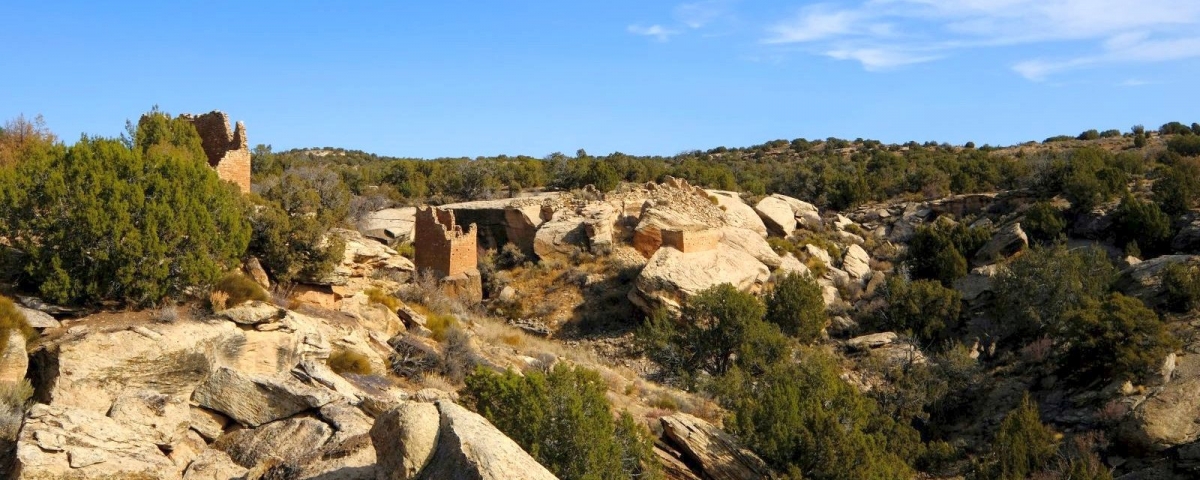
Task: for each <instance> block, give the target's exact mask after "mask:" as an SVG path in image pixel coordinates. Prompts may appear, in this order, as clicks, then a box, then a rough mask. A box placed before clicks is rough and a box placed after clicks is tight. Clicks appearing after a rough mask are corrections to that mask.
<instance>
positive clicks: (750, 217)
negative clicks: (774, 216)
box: [706, 190, 767, 237]
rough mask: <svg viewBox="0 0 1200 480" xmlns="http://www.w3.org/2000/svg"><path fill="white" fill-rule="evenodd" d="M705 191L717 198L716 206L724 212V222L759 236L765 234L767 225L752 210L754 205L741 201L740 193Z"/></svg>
mask: <svg viewBox="0 0 1200 480" xmlns="http://www.w3.org/2000/svg"><path fill="white" fill-rule="evenodd" d="M706 192H707V193H708V194H709V195H710V196H711V198H715V199H717V207H718V208H720V209H721V210H723V211H724V212H725V223H726V224H728V225H729V226H730V227H734V228H744V229H746V230H750V231H751V232H754V233H756V234H758V235H759V236H763V237H765V236H767V225H766V224H765V223H763V220H762V218H759V216H758V214H757V213H755V212H754V207H751V206H750V205H747V204H746V202H743V201H742V197H741V195H738V193H737V192H727V191H724V190H706Z"/></svg>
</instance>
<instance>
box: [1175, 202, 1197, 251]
mask: <svg viewBox="0 0 1200 480" xmlns="http://www.w3.org/2000/svg"><path fill="white" fill-rule="evenodd" d="M1180 224H1181V225H1180V226H1179V233H1178V234H1176V235H1175V238H1174V239H1173V240H1171V250H1174V251H1175V252H1178V253H1189V254H1197V253H1200V211H1195V210H1193V211H1191V212H1188V213H1187V214H1185V215H1184V216H1183V218H1182V219H1181V221H1180Z"/></svg>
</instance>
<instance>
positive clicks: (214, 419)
mask: <svg viewBox="0 0 1200 480" xmlns="http://www.w3.org/2000/svg"><path fill="white" fill-rule="evenodd" d="M229 423H230V421H229V417H226V416H225V415H222V414H220V413H217V412H214V411H212V410H209V409H207V408H204V407H198V406H192V407H190V408H189V409H188V426H189V427H191V429H192V430H195V431H196V433H198V434H200V436H201V437H204V439H205V440H208V441H210V442H211V441H213V440H216V439H217V437H220V436H221V434H223V433H225V427H226V426H228V425H229Z"/></svg>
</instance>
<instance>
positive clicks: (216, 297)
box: [208, 290, 229, 312]
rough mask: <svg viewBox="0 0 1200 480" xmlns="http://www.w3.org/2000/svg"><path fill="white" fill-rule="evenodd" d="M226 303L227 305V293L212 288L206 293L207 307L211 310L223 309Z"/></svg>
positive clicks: (218, 310)
mask: <svg viewBox="0 0 1200 480" xmlns="http://www.w3.org/2000/svg"><path fill="white" fill-rule="evenodd" d="M227 305H229V294H228V293H225V292H222V291H220V290H213V291H212V292H211V293H209V294H208V307H209V308H210V309H212V311H213V312H220V311H222V310H225V307H226V306H227Z"/></svg>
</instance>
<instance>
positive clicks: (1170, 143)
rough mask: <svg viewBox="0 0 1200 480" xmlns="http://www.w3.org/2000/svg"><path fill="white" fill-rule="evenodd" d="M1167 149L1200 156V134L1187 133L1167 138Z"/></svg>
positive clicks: (1184, 154) (1190, 155)
mask: <svg viewBox="0 0 1200 480" xmlns="http://www.w3.org/2000/svg"><path fill="white" fill-rule="evenodd" d="M1167 150H1169V151H1172V152H1175V153H1178V154H1180V155H1183V156H1185V157H1195V156H1200V136H1197V135H1187V136H1181V137H1175V138H1172V139H1170V140H1167Z"/></svg>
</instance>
